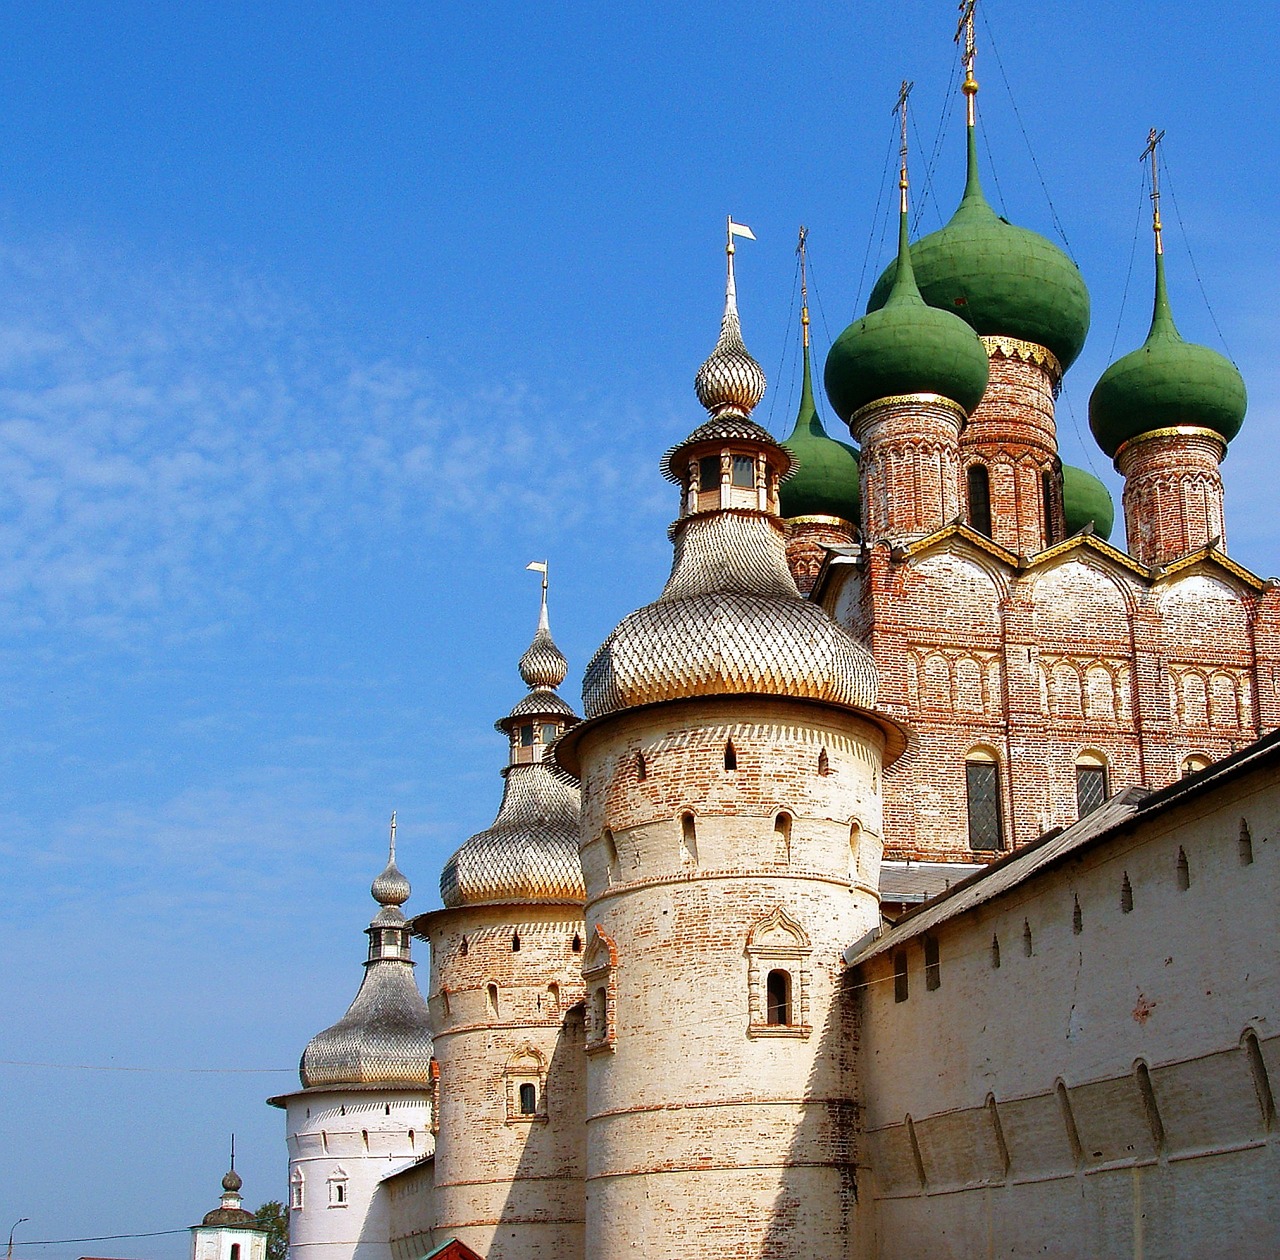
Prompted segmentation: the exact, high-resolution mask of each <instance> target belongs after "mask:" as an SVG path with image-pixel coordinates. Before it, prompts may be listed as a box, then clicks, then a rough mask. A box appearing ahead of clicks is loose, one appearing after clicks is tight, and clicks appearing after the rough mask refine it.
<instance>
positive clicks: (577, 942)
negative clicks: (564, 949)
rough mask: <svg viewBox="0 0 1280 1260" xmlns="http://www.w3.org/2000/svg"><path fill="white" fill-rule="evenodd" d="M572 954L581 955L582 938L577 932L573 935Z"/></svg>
mask: <svg viewBox="0 0 1280 1260" xmlns="http://www.w3.org/2000/svg"><path fill="white" fill-rule="evenodd" d="M573 952H574V953H575V954H580V953H582V937H581V936H579V935H578V934H577V932H575V933H574V934H573Z"/></svg>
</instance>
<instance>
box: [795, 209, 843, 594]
mask: <svg viewBox="0 0 1280 1260" xmlns="http://www.w3.org/2000/svg"><path fill="white" fill-rule="evenodd" d="M808 235H809V229H808V228H803V227H802V228H801V229H800V244H799V246H798V250H797V252H798V253H799V255H800V332H801V343H802V347H801V353H802V355H803V360H804V375H803V377H802V380H801V385H800V411H799V413H798V414H797V416H796V423H795V428H793V429H792V430H791V435H790V436H789V437H788V438H786V439H785V440H784V441H783V443H782V444H783V446H785V447H786V448H787V450H788V451H789V452H790V453H791V456H792V458H793V459H794V460H795V471H794V472H793V473H792V475H791V476H790V477H789V478H788V479H787V480H786V481H785V482H784V483H783V485H782V487H781V491H780V495H779V501H780V508H779V510H780V511H781V513H782V515H783V516H784V517H785V518H786V521H787V566H788V567H789V568H790V570H791V576H792V577H793V578H795V580H796V585H797V586H798V587H799V588H800V593H801V594H802V595H808V593H809V592H810V591H811V590H812V589H813V585H814V582H815V581H816V580H817V577H818V572H819V570H820V569H821V568H822V562H823V560H824V559H825V558H826V554H827V553H826V548H827V547H839V546H848V545H849V544H850V543H852V542H853V540H854V538H855V537H856V536H857V533H858V521H859V518H860V512H861V508H860V506H859V498H860V491H859V486H858V452H857V451H856V450H854V448H853V447H852V446H849V445H847V444H846V443H844V442H837V441H836V440H835V439H834V438H831V437H828V436H827V431H826V429H824V428H823V427H822V421H821V420H820V419H819V418H818V409H817V407H816V406H815V405H814V401H813V380H812V376H811V373H810V367H809V282H808V267H807V251H806V242H807V239H808Z"/></svg>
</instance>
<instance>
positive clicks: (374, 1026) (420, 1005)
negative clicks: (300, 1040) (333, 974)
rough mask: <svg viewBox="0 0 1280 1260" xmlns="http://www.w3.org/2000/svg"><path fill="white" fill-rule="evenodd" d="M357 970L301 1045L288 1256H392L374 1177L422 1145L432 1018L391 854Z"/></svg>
mask: <svg viewBox="0 0 1280 1260" xmlns="http://www.w3.org/2000/svg"><path fill="white" fill-rule="evenodd" d="M371 892H372V895H373V898H374V900H375V901H377V902H378V904H379V906H380V907H381V908H380V909H379V911H378V913H377V914H376V915H375V916H374V919H373V922H372V923H371V924H370V925H369V927H368V928H366V929H365V931H366V934H367V935H368V937H369V954H368V958H367V960H366V962H365V974H364V980H363V981H362V983H361V985H360V990H359V992H358V993H357V994H356V997H355V1000H354V1001H353V1002H352V1003H351V1006H350V1008H349V1009H348V1011H347V1013H346V1014H345V1015H344V1016H343V1017H342V1019H341V1020H339V1021H338V1023H336V1024H334V1025H333V1026H332V1027H331V1028H326V1029H325V1030H324V1031H323V1032H321V1033H317V1034H316V1036H315V1037H313V1038H312V1039H311V1041H310V1042H308V1044H307V1048H306V1049H305V1050H304V1051H303V1054H302V1062H301V1066H300V1071H299V1075H300V1076H301V1079H302V1086H303V1088H302V1089H301V1090H299V1091H297V1092H295V1093H292V1094H285V1095H281V1096H280V1097H277V1098H272V1099H271V1100H270V1101H271V1103H272V1104H273V1105H274V1106H277V1107H282V1108H283V1109H284V1110H285V1114H286V1135H287V1139H288V1145H289V1254H290V1256H291V1257H292V1258H293V1260H391V1257H392V1250H391V1244H390V1241H389V1238H390V1215H389V1210H388V1202H387V1198H388V1196H387V1194H386V1192H385V1190H384V1189H383V1188H382V1187H381V1182H382V1181H383V1179H384V1178H385V1177H386V1176H387V1175H388V1174H390V1173H393V1172H396V1171H398V1170H400V1169H403V1168H404V1167H406V1166H407V1165H409V1164H411V1163H413V1162H414V1161H415V1160H418V1159H422V1158H425V1157H428V1156H429V1155H430V1154H431V1151H432V1145H433V1139H432V1134H431V1101H430V1089H431V1028H430V1017H429V1015H428V1012H427V1006H426V1003H425V1002H424V1001H423V1000H422V995H421V994H420V993H419V992H418V986H417V984H416V982H415V981H414V977H413V965H414V964H413V961H412V958H411V956H410V935H409V927H408V924H407V923H406V921H405V917H404V914H403V912H402V911H401V909H400V907H401V906H402V905H403V904H404V902H405V901H407V900H408V897H409V892H410V888H409V881H408V880H407V879H405V877H404V876H403V875H402V874H401V873H400V870H399V869H398V867H397V866H396V859H395V819H394V816H393V818H392V825H391V856H390V859H389V861H388V863H387V867H386V869H385V870H384V871H383V872H382V874H381V875H379V876H378V877H377V879H375V880H374V881H373V886H372V889H371Z"/></svg>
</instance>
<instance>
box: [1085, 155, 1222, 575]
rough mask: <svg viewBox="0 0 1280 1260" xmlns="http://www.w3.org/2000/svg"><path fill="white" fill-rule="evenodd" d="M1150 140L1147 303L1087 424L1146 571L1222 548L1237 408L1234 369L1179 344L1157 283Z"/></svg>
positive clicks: (1159, 259)
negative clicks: (1116, 482) (1150, 284)
mask: <svg viewBox="0 0 1280 1260" xmlns="http://www.w3.org/2000/svg"><path fill="white" fill-rule="evenodd" d="M1157 144H1158V137H1156V136H1155V135H1154V133H1153V134H1152V137H1151V139H1150V142H1149V146H1148V151H1149V154H1150V157H1151V178H1152V201H1153V203H1154V206H1155V210H1154V213H1153V216H1152V227H1153V230H1154V234H1155V264H1156V267H1155V269H1156V286H1155V306H1154V310H1153V312H1152V316H1151V328H1150V331H1149V332H1148V333H1147V339H1146V341H1144V342H1143V343H1142V345H1141V346H1139V347H1138V349H1137V350H1134V351H1132V352H1131V353H1130V354H1127V355H1125V356H1124V358H1122V359H1120V360H1118V361H1117V362H1115V363H1113V364H1112V365H1111V366H1110V367H1109V368H1108V369H1107V370H1106V371H1105V372H1104V373H1103V374H1102V377H1101V379H1100V380H1099V381H1098V383H1097V385H1096V386H1094V390H1093V394H1092V395H1091V396H1090V398H1089V427H1090V428H1091V429H1092V430H1093V435H1094V437H1095V438H1096V439H1097V442H1098V445H1099V446H1101V447H1102V449H1103V450H1104V451H1105V452H1106V453H1107V454H1108V455H1110V456H1111V457H1112V459H1113V460H1114V461H1115V466H1116V470H1117V471H1118V472H1120V473H1121V474H1122V475H1123V477H1124V479H1125V482H1124V497H1123V504H1124V521H1125V535H1126V538H1127V542H1128V547H1129V552H1130V554H1131V555H1132V556H1133V557H1134V559H1135V560H1139V561H1141V562H1142V563H1143V564H1146V565H1151V566H1152V567H1156V566H1158V565H1162V564H1168V563H1169V561H1171V560H1176V559H1178V558H1179V557H1180V556H1185V555H1187V554H1189V553H1190V552H1192V551H1197V550H1199V549H1200V548H1202V547H1208V546H1211V545H1212V546H1217V547H1218V548H1219V549H1220V550H1223V551H1225V550H1226V543H1227V538H1226V524H1225V520H1224V517H1223V503H1222V499H1223V492H1222V474H1221V473H1220V472H1219V470H1218V465H1219V464H1220V463H1221V462H1222V459H1223V457H1224V456H1225V455H1226V453H1227V443H1228V442H1230V441H1231V439H1232V438H1233V437H1235V435H1236V434H1237V433H1238V432H1239V431H1240V425H1241V424H1242V423H1243V421H1244V413H1245V409H1246V406H1247V396H1246V394H1245V387H1244V381H1243V380H1242V379H1241V376H1240V373H1239V371H1237V369H1236V366H1235V364H1233V363H1231V362H1230V361H1229V360H1228V359H1225V358H1223V356H1222V355H1220V354H1218V353H1217V352H1216V351H1214V350H1210V349H1209V347H1208V346H1198V345H1194V344H1192V343H1191V342H1187V341H1183V339H1182V337H1181V335H1180V334H1179V333H1178V329H1177V326H1176V325H1175V324H1174V322H1173V311H1172V310H1171V308H1170V306H1169V294H1168V290H1167V288H1166V285H1165V273H1164V245H1163V237H1162V230H1161V223H1160V184H1159V170H1158V165H1157V152H1156V149H1157Z"/></svg>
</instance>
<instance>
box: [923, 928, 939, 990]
mask: <svg viewBox="0 0 1280 1260" xmlns="http://www.w3.org/2000/svg"><path fill="white" fill-rule="evenodd" d="M924 987H925V988H926V989H929V990H933V989H939V988H941V987H942V964H941V962H940V960H939V957H938V938H937V937H936V936H926V937H925V938H924Z"/></svg>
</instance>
